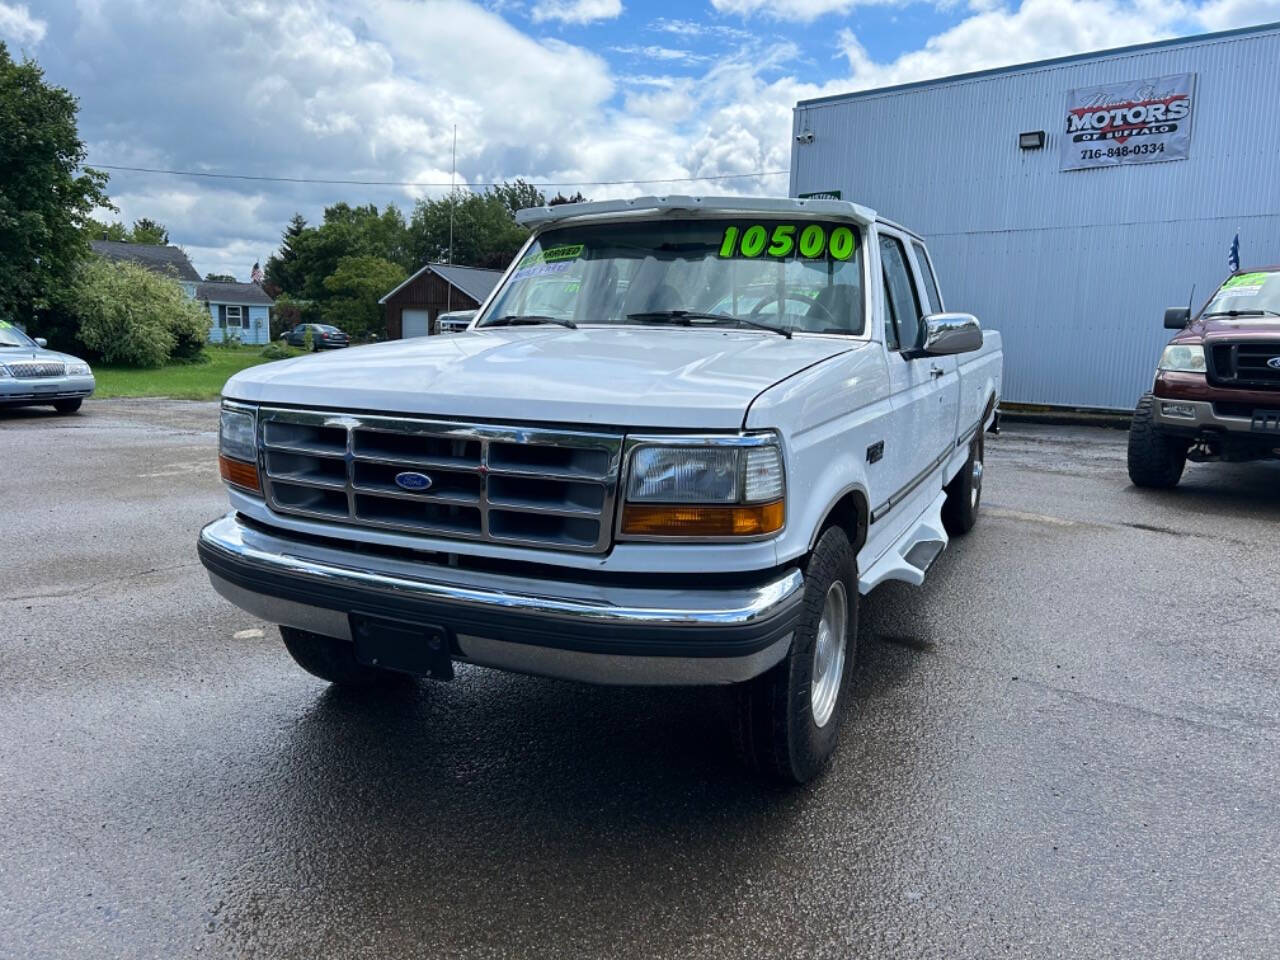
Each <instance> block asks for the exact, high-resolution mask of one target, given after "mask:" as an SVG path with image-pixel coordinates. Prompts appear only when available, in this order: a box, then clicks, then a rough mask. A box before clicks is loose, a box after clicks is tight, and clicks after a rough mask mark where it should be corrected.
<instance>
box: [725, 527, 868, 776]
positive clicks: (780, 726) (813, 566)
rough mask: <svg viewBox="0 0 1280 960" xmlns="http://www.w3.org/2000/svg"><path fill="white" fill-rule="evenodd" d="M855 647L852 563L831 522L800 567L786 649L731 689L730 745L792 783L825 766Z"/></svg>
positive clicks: (749, 762)
mask: <svg viewBox="0 0 1280 960" xmlns="http://www.w3.org/2000/svg"><path fill="white" fill-rule="evenodd" d="M857 650H858V575H857V562H856V558H855V556H854V553H853V547H852V546H850V544H849V538H848V537H847V536H846V534H845V532H844V530H842V529H841V528H839V527H830V528H828V529H827V530H826V532H824V533H823V534H822V536H821V538H819V540H818V545H817V547H815V548H814V551H813V553H812V555H811V556H810V557H809V562H808V563H807V564H806V566H805V593H804V600H803V613H802V614H801V616H800V622H799V624H798V625H797V627H796V632H795V636H794V637H793V638H792V641H791V649H790V651H788V653H787V656H786V657H785V658H784V659H783V660H782V662H781V663H779V664H778V665H777V666H775V667H774V668H773V669H772V670H770V671H769V672H768V673H765V674H762V675H761V676H759V677H756V678H755V679H754V680H750V681H748V682H747V683H744V684H739V686H738V688H737V689H736V690H735V696H736V698H737V703H736V704H735V707H736V710H735V718H734V731H733V732H734V744H735V747H736V749H737V752H738V755H739V756H740V757H741V759H742V760H743V761H744V762H745V763H746V764H747V766H748V767H750V768H751V769H752V770H755V771H757V772H760V773H764V774H766V775H768V776H771V777H775V778H777V779H780V780H784V781H788V782H790V783H805V782H807V781H809V780H812V779H813V778H814V777H815V776H817V775H818V774H819V773H821V772H822V770H823V769H824V768H825V767H826V765H827V763H828V761H829V760H830V759H831V755H832V754H833V753H834V752H835V749H836V744H837V742H838V740H839V733H840V724H841V721H842V719H843V714H844V707H845V702H846V701H847V699H848V688H849V677H850V676H851V675H852V673H853V666H854V663H855V661H856V659H857Z"/></svg>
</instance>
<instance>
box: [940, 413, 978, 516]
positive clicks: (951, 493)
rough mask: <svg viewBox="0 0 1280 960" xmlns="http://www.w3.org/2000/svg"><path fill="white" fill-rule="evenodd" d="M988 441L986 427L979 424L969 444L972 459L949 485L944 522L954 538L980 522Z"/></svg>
mask: <svg viewBox="0 0 1280 960" xmlns="http://www.w3.org/2000/svg"><path fill="white" fill-rule="evenodd" d="M985 443H986V441H985V440H984V439H983V433H982V428H981V427H979V428H978V432H977V434H976V435H975V436H974V438H973V442H972V443H971V444H969V459H968V460H966V461H965V465H964V466H963V467H961V468H960V472H959V473H957V474H956V475H955V476H954V477H952V478H951V482H950V483H948V484H947V488H946V489H947V499H946V500H945V501H944V502H943V504H942V525H943V526H944V527H946V528H947V533H949V534H951V535H952V536H953V537H954V536H959V535H960V534H962V533H968V532H969V531H970V530H972V529H973V525H974V524H975V523H977V522H978V507H979V506H981V505H982V469H983V463H982V457H983V451H984V449H985Z"/></svg>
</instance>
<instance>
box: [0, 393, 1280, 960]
mask: <svg viewBox="0 0 1280 960" xmlns="http://www.w3.org/2000/svg"><path fill="white" fill-rule="evenodd" d="M215 429H216V407H215V406H213V405H211V404H188V403H174V402H167V401H102V402H95V401H91V402H89V403H88V404H86V406H85V409H84V412H83V413H82V414H81V415H79V416H74V417H55V416H53V415H50V414H46V413H43V412H39V411H29V412H21V413H18V412H3V411H0V497H2V498H3V504H4V509H3V513H0V517H2V518H3V520H2V522H0V529H2V530H3V534H4V538H3V540H4V544H5V546H4V549H3V551H0V617H2V618H3V623H4V629H3V633H2V635H0V637H2V638H0V957H5V958H8V957H22V958H45V957H49V958H54V957H56V958H80V957H84V958H95V960H97V958H104V957H163V958H172V957H189V956H197V955H198V956H214V957H259V956H261V957H299V958H301V957H325V958H346V957H368V958H389V957H408V956H414V957H434V956H475V957H682V958H683V957H742V956H751V957H755V956H778V957H819V956H822V957H850V956H858V957H904V956H912V957H940V958H941V957H976V956H1001V957H1005V956H1012V957H1082V956H1089V957H1109V956H1114V957H1134V956H1153V957H1157V956H1158V957H1201V956H1214V957H1234V956H1241V957H1260V956H1275V955H1277V954H1280V586H1278V584H1280V464H1254V465H1239V466H1236V465H1230V466H1228V465H1191V466H1189V467H1188V471H1187V476H1186V478H1185V479H1184V481H1183V485H1182V486H1181V487H1179V488H1178V489H1177V490H1176V491H1173V492H1170V493H1151V492H1146V491H1138V490H1136V489H1134V488H1133V487H1131V486H1130V485H1129V483H1128V479H1127V477H1126V475H1125V470H1124V438H1125V435H1124V433H1123V432H1120V431H1114V430H1104V429H1096V428H1055V427H1042V426H1037V427H1032V426H1012V425H1011V426H1010V427H1009V428H1008V429H1007V430H1006V432H1005V433H1004V434H1003V435H1002V436H1001V437H1000V438H998V439H994V440H991V441H990V442H989V444H988V448H987V451H988V453H987V473H986V491H985V495H984V498H985V500H984V506H983V512H982V515H981V518H980V520H979V523H978V526H977V528H976V529H975V530H974V531H973V533H971V534H970V535H969V536H967V537H965V538H962V539H960V540H957V541H955V542H953V544H952V546H951V548H950V549H948V550H947V552H946V553H945V554H944V555H943V557H942V558H941V559H940V560H939V561H938V564H937V566H936V567H935V568H934V571H933V573H932V574H931V577H930V580H929V582H928V583H927V584H926V586H925V587H923V588H921V589H919V590H916V589H912V588H910V587H906V586H904V585H899V584H890V585H887V586H885V587H882V588H880V589H878V590H877V591H876V592H875V593H873V594H872V595H871V596H870V597H867V598H864V600H863V605H862V611H861V617H862V634H861V660H860V663H859V666H858V668H857V669H858V672H857V675H856V678H855V690H856V695H857V696H856V701H855V703H854V705H853V708H852V713H851V715H850V717H849V720H848V722H847V725H846V727H845V730H844V738H843V742H842V744H841V746H840V749H839V752H838V755H837V757H836V760H835V763H834V765H833V767H832V768H831V769H830V771H829V772H828V774H827V775H826V776H825V777H824V778H823V779H821V780H820V781H819V782H817V783H815V784H813V785H811V786H810V787H808V788H805V789H782V788H778V787H774V786H770V785H766V784H762V783H760V782H758V781H756V780H753V779H752V778H751V777H750V776H748V775H746V774H744V773H742V772H740V771H739V769H738V768H737V766H736V765H735V764H734V762H733V760H732V759H731V756H730V753H729V751H728V747H727V742H726V735H725V729H724V724H723V716H722V715H723V709H724V705H725V704H724V698H723V697H722V696H721V695H720V694H719V693H717V692H715V691H703V690H676V691H662V690H659V691H654V690H628V689H622V690H620V689H606V688H593V687H587V686H578V685H574V684H569V683H563V682H556V681H549V680H540V679H534V678H528V677H519V676H512V675H504V674H499V673H494V672H486V671H483V670H480V669H477V668H462V669H461V670H460V672H459V677H458V679H457V681H455V682H454V683H452V684H447V685H442V684H430V683H425V682H424V683H422V684H420V685H416V686H408V687H406V688H405V689H404V690H403V691H401V692H400V693H397V694H393V695H390V696H388V695H385V694H383V695H379V696H369V695H364V696H361V695H354V694H346V693H340V692H336V691H333V690H329V689H327V688H326V687H325V685H324V684H323V683H321V682H320V681H318V680H315V679H313V678H311V677H310V676H308V675H306V674H304V673H302V672H301V671H300V670H299V669H297V668H296V667H294V665H293V664H292V662H291V661H290V660H289V658H288V656H287V654H286V653H285V651H284V649H283V647H282V646H281V645H280V643H279V639H278V636H277V634H276V632H275V630H274V628H272V627H270V626H269V625H266V624H262V623H259V622H256V621H254V620H253V619H252V618H249V617H247V616H246V615H244V614H241V613H239V612H238V611H237V610H236V609H235V608H233V607H232V606H230V605H229V604H227V603H226V602H224V601H222V600H221V599H220V598H218V597H217V596H216V595H215V594H214V593H213V591H212V589H211V588H210V587H209V585H208V581H207V580H206V579H205V576H204V573H203V570H202V569H201V568H200V566H199V565H198V563H197V562H196V559H195V552H194V540H195V534H196V530H197V529H198V527H199V526H200V525H201V524H202V523H203V522H204V521H206V520H208V519H211V518H212V517H214V516H216V515H218V514H219V513H221V512H223V510H224V497H223V494H222V491H221V490H220V488H219V484H218V481H217V479H216V468H215V463H214V444H215V440H216V437H215Z"/></svg>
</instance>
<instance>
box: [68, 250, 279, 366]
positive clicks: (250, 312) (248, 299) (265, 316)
mask: <svg viewBox="0 0 1280 960" xmlns="http://www.w3.org/2000/svg"><path fill="white" fill-rule="evenodd" d="M91 246H92V248H93V252H94V253H96V254H97V255H98V256H100V257H104V258H105V259H107V260H114V261H116V262H117V263H120V262H124V263H134V264H137V265H138V266H140V267H145V268H146V269H148V270H150V271H152V272H153V273H158V274H161V275H163V276H166V277H171V278H173V279H174V280H177V281H178V283H179V284H181V285H182V289H183V291H184V292H185V293H186V295H187V296H188V297H190V298H191V299H192V300H195V301H197V302H198V303H200V305H201V306H203V307H204V308H205V309H206V310H208V311H209V321H210V325H209V342H210V343H222V342H223V341H225V340H227V339H232V340H238V341H240V342H241V343H269V342H270V340H271V323H270V314H271V306H272V304H273V303H274V302H275V301H273V300H272V299H271V297H269V296H267V294H266V291H264V290H263V289H262V287H260V286H258V284H256V283H225V282H215V281H206V280H201V279H200V274H199V273H197V272H196V268H195V267H193V266H192V265H191V261H190V260H188V259H187V254H186V252H185V251H184V250H183V249H182V248H181V247H175V246H172V245H167V246H160V245H159V244H150V243H121V242H119V241H115V240H95V241H93V242H92V244H91Z"/></svg>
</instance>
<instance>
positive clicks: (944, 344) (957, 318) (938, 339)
mask: <svg viewBox="0 0 1280 960" xmlns="http://www.w3.org/2000/svg"><path fill="white" fill-rule="evenodd" d="M981 347H982V324H980V323H978V318H977V317H975V316H974V315H973V314H971V313H931V314H929V315H928V316H927V317H925V318H924V343H923V344H921V345H920V346H919V347H918V348H916V349H915V350H911V351H909V352H908V353H907V356H908V357H909V358H911V359H914V358H915V357H946V356H950V355H951V354H955V353H970V352H971V351H974V350H978V349H980V348H981Z"/></svg>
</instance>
